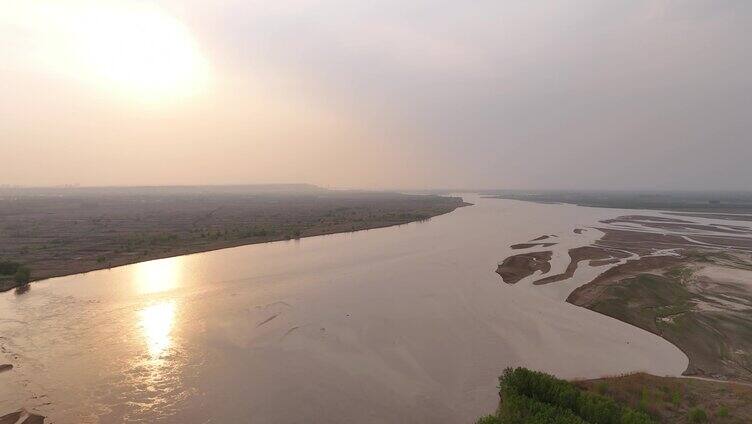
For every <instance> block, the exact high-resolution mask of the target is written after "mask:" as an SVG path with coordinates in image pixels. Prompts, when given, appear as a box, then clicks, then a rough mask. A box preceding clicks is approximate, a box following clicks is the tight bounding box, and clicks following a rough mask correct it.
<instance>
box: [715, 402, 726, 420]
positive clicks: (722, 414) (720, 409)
mask: <svg viewBox="0 0 752 424" xmlns="http://www.w3.org/2000/svg"><path fill="white" fill-rule="evenodd" d="M715 415H716V416H717V417H718V418H728V416H729V410H728V408H727V407H726V406H725V405H721V406H720V407H718V411H716V413H715Z"/></svg>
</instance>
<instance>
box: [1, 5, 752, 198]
mask: <svg viewBox="0 0 752 424" xmlns="http://www.w3.org/2000/svg"><path fill="white" fill-rule="evenodd" d="M0 10H2V13H0V146H1V147H2V150H0V151H1V152H2V157H3V161H2V164H0V184H20V185H58V184H81V185H131V184H148V185H163V184H223V183H271V182H307V183H314V184H319V185H323V186H330V187H362V188H423V187H446V188H462V187H467V188H567V189H573V188H583V189H592V188H595V189H598V188H617V189H625V188H626V189H629V188H642V189H671V188H679V189H693V188H694V189H713V188H722V189H723V188H725V189H750V188H752V165H750V162H751V161H752V138H750V134H751V132H752V1H747V0H738V1H730V0H708V1H697V0H688V1H679V0H676V1H671V0H664V1H657V0H656V1H639V0H624V1H617V0H609V1H602V0H592V1H534V0H520V1H500V0H493V1H483V0H480V1H473V2H462V1H422V0H411V1H404V0H400V1H393V0H387V1H379V2H374V1H355V0H350V1H305V0H299V1H283V0H276V1H248V0H243V1H241V0H236V1H233V0H231V1H224V2H215V1H208V0H206V1H198V0H181V1H178V0H162V1H128V2H125V1H122V2H121V1H112V0H96V1H74V0H51V1H35V0H23V1H20V0H0Z"/></svg>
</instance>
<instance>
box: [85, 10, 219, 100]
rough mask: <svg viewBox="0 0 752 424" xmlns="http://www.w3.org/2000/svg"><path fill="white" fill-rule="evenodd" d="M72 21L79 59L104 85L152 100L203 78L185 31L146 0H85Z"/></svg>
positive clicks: (184, 90)
mask: <svg viewBox="0 0 752 424" xmlns="http://www.w3.org/2000/svg"><path fill="white" fill-rule="evenodd" d="M76 21H77V25H76V27H77V31H76V32H77V40H76V44H77V45H78V49H77V50H78V51H79V55H80V61H81V64H82V66H84V67H85V68H86V70H87V71H88V73H89V74H90V75H91V77H92V78H94V79H95V80H96V81H98V82H100V83H101V84H102V85H103V87H104V88H105V89H107V90H111V91H116V92H119V93H120V94H124V95H127V96H131V97H136V98H138V99H140V100H144V101H149V102H155V101H161V100H168V99H174V98H181V97H185V96H190V95H192V94H195V93H196V92H198V91H200V90H201V89H202V88H203V86H204V84H205V83H206V79H207V72H208V70H207V65H206V63H205V61H204V58H203V57H202V55H201V52H200V49H199V48H198V46H197V44H196V42H195V40H194V39H193V37H192V35H191V33H190V31H189V30H188V29H187V28H186V26H185V25H183V24H182V23H181V22H180V21H179V20H178V19H176V18H175V17H173V16H170V15H169V14H167V13H165V12H164V11H162V10H160V9H158V8H156V7H155V6H153V5H151V4H150V3H147V2H134V3H131V4H122V3H120V4H118V3H116V4H109V5H107V6H103V5H101V4H100V5H97V3H89V7H87V8H85V9H84V10H82V11H81V13H80V14H78V16H77V19H76Z"/></svg>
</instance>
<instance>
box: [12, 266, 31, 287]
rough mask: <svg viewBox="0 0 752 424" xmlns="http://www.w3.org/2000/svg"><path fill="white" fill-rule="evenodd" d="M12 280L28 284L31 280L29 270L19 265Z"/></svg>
mask: <svg viewBox="0 0 752 424" xmlns="http://www.w3.org/2000/svg"><path fill="white" fill-rule="evenodd" d="M13 281H15V282H16V283H18V284H28V283H29V281H31V270H30V269H29V268H27V267H25V266H23V265H21V266H19V267H18V269H17V270H16V273H15V275H13Z"/></svg>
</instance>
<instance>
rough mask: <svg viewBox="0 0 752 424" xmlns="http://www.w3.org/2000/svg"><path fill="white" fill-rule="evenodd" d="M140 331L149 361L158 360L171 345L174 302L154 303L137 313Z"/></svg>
mask: <svg viewBox="0 0 752 424" xmlns="http://www.w3.org/2000/svg"><path fill="white" fill-rule="evenodd" d="M139 315H140V318H141V320H140V324H141V330H142V331H143V334H144V341H145V342H146V348H147V350H148V351H149V356H150V357H151V359H159V358H160V357H161V355H162V353H164V352H165V350H167V349H168V348H169V347H170V345H171V344H172V338H171V333H172V327H173V324H174V322H175V301H172V300H171V301H165V302H160V303H156V304H154V305H151V306H149V307H148V308H145V309H142V310H141V311H140V312H139Z"/></svg>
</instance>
